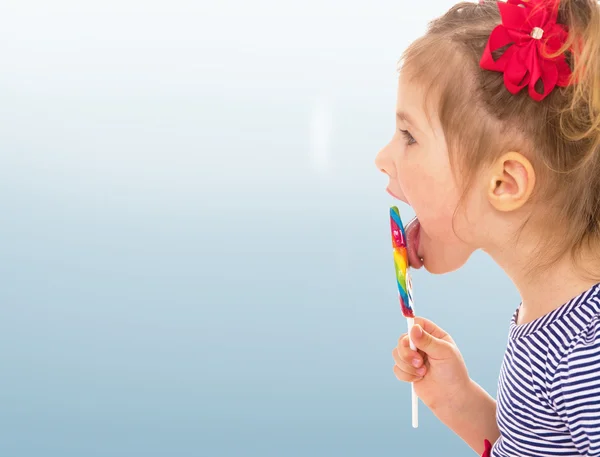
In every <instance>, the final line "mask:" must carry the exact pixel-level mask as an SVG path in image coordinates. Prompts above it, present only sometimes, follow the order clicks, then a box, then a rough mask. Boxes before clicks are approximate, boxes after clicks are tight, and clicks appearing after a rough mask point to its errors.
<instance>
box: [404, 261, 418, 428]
mask: <svg viewBox="0 0 600 457" xmlns="http://www.w3.org/2000/svg"><path fill="white" fill-rule="evenodd" d="M406 292H407V295H408V300H409V302H410V308H411V309H412V310H413V313H414V311H415V306H414V301H413V296H412V280H411V279H410V275H409V274H408V272H407V274H406ZM406 322H407V324H408V341H409V344H410V348H411V349H412V350H413V351H416V350H417V347H416V346H415V343H413V341H412V339H411V337H410V331H411V329H412V328H413V325H415V319H414V318H413V317H407V318H406ZM410 387H411V389H410V391H411V392H410V393H411V404H412V426H413V428H418V427H419V397H417V393H416V392H415V383H414V382H412V383H411V384H410Z"/></svg>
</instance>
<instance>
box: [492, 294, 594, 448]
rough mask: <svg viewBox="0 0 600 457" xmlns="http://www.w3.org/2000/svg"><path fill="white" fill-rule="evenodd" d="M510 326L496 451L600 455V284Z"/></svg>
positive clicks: (498, 414) (495, 445) (503, 373)
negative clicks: (549, 310)
mask: <svg viewBox="0 0 600 457" xmlns="http://www.w3.org/2000/svg"><path fill="white" fill-rule="evenodd" d="M517 314H518V310H517V312H516V313H515V315H514V316H513V319H512V323H511V326H510V332H509V338H508V347H507V349H506V353H505V354H504V361H503V363H502V369H501V371H500V379H499V381H498V399H497V414H496V415H497V421H498V427H499V428H500V438H499V439H498V441H497V442H496V443H495V444H494V446H493V448H492V456H493V457H508V456H510V457H516V456H519V457H529V456H531V457H533V456H535V457H541V456H544V457H546V456H563V457H566V456H589V457H592V456H600V284H599V285H596V286H594V287H592V288H591V289H589V290H588V291H586V292H584V293H583V294H581V295H579V296H577V297H575V298H573V299H572V300H571V301H569V302H568V303H565V304H564V305H562V306H561V307H560V308H557V309H556V310H554V311H552V312H550V313H549V314H546V315H545V316H543V317H541V318H539V319H536V320H534V321H533V322H530V323H527V324H523V325H517V324H516V320H517Z"/></svg>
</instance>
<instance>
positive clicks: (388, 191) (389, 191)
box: [386, 188, 400, 200]
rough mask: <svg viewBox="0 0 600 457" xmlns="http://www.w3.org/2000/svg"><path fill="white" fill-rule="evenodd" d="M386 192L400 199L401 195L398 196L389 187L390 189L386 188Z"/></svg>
mask: <svg viewBox="0 0 600 457" xmlns="http://www.w3.org/2000/svg"><path fill="white" fill-rule="evenodd" d="M386 192H387V193H388V194H390V195H391V196H392V197H394V198H395V199H396V200H400V197H398V196H397V195H394V194H393V193H392V191H391V190H390V189H389V188H388V189H386Z"/></svg>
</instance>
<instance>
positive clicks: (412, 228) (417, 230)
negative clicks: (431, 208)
mask: <svg viewBox="0 0 600 457" xmlns="http://www.w3.org/2000/svg"><path fill="white" fill-rule="evenodd" d="M386 190H387V193H388V194H390V195H391V196H392V197H394V198H395V199H396V200H400V201H404V200H403V199H401V198H399V197H398V196H396V195H394V194H393V193H392V192H391V191H390V189H386ZM404 231H405V232H406V238H407V241H406V244H407V246H406V248H407V255H408V263H409V264H410V266H411V268H415V269H417V270H418V269H419V268H421V267H422V266H423V258H422V257H421V256H420V255H419V243H420V241H421V224H420V222H419V219H418V218H417V217H415V218H414V219H413V220H411V221H410V222H409V223H408V224H407V225H406V226H405V227H404Z"/></svg>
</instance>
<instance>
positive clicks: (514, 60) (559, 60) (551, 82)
mask: <svg viewBox="0 0 600 457" xmlns="http://www.w3.org/2000/svg"><path fill="white" fill-rule="evenodd" d="M498 9H499V10H500V16H501V18H502V24H500V25H498V26H497V27H496V28H495V29H494V30H493V31H492V34H491V35H490V39H489V40H488V42H487V45H486V47H485V51H484V52H483V56H482V57H481V62H480V63H479V64H480V66H481V68H483V69H484V70H491V71H499V72H502V73H504V85H505V86H506V88H507V89H508V90H509V92H510V93H512V94H516V93H518V92H519V91H520V90H521V89H523V88H524V87H525V86H529V96H530V97H531V98H533V99H534V100H536V101H541V100H543V99H544V98H545V97H546V96H547V95H548V94H549V93H550V92H552V90H553V89H554V87H555V86H560V87H566V86H568V85H569V83H570V81H571V68H570V67H569V64H568V63H567V61H566V57H565V54H564V53H563V54H560V55H557V56H555V57H552V56H553V55H554V54H556V53H557V52H558V51H559V50H560V49H561V47H562V46H563V45H564V44H565V42H566V41H567V37H568V32H567V28H566V27H565V26H564V25H562V24H557V23H556V19H557V16H558V1H557V0H546V1H544V0H507V2H506V3H505V2H498ZM505 46H509V47H508V48H507V49H506V51H505V52H504V54H502V56H501V57H500V58H499V59H498V60H494V58H493V57H492V52H494V51H496V50H498V49H501V48H504V47H505ZM540 80H541V81H542V83H543V89H544V92H543V93H539V92H537V91H536V90H535V85H536V83H537V82H538V81H540Z"/></svg>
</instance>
